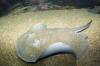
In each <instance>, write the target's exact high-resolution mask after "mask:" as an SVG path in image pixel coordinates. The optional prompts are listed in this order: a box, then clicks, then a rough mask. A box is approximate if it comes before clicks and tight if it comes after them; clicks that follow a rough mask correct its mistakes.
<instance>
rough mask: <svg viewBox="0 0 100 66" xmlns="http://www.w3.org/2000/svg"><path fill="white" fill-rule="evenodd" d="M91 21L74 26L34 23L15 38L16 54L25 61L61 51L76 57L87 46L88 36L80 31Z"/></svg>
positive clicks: (33, 60) (35, 60) (78, 56)
mask: <svg viewBox="0 0 100 66" xmlns="http://www.w3.org/2000/svg"><path fill="white" fill-rule="evenodd" d="M91 22H92V20H91V21H90V22H89V23H88V24H86V25H84V26H82V27H76V28H48V27H47V26H46V25H45V24H42V23H39V24H35V25H33V26H32V27H31V28H30V29H29V30H28V31H27V32H25V33H24V34H22V35H21V36H19V37H18V38H17V40H16V52H17V55H18V57H19V58H20V59H22V60H23V61H26V62H37V60H39V59H41V58H44V57H47V56H50V55H53V54H56V53H61V52H64V53H71V54H72V55H74V56H75V57H76V58H77V59H78V58H80V57H81V56H82V54H83V53H84V52H85V51H86V49H87V48H88V41H87V40H86V39H87V38H88V36H87V35H85V34H83V33H81V31H83V30H85V29H87V28H88V27H89V25H90V24H91Z"/></svg>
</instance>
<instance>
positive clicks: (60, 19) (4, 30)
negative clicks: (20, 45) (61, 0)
mask: <svg viewBox="0 0 100 66" xmlns="http://www.w3.org/2000/svg"><path fill="white" fill-rule="evenodd" d="M90 19H92V20H93V22H92V24H91V26H90V27H89V28H88V29H86V30H85V31H83V32H82V33H84V34H86V35H88V39H87V40H88V42H89V47H88V49H87V51H86V52H85V53H84V54H83V56H82V57H81V58H80V59H78V60H76V59H75V58H74V57H73V56H72V55H71V54H57V55H54V56H50V57H48V58H45V59H42V60H40V61H38V62H37V63H26V62H23V61H22V60H20V59H19V58H18V57H17V55H16V49H15V41H16V39H17V37H19V36H20V35H21V34H23V33H24V32H26V31H27V30H28V29H29V28H30V27H32V25H34V24H37V23H44V24H46V25H47V26H48V27H51V28H54V27H59V28H65V27H68V28H74V27H79V26H82V25H85V24H87V23H88V22H89V21H90ZM0 66H100V15H99V14H93V13H89V12H87V10H86V9H72V10H49V11H36V12H27V13H19V14H16V15H13V14H9V15H6V16H3V17H0Z"/></svg>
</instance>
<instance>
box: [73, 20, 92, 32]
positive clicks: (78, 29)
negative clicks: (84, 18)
mask: <svg viewBox="0 0 100 66" xmlns="http://www.w3.org/2000/svg"><path fill="white" fill-rule="evenodd" d="M91 23H92V20H90V22H89V23H88V24H86V25H84V26H82V27H77V28H73V30H74V31H75V32H76V33H79V32H81V31H83V30H85V29H87V28H88V27H89V26H90V24H91Z"/></svg>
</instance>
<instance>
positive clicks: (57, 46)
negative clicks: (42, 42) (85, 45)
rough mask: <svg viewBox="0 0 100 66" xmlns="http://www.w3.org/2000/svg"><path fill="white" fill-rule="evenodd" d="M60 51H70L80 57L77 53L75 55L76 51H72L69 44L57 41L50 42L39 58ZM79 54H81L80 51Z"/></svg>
mask: <svg viewBox="0 0 100 66" xmlns="http://www.w3.org/2000/svg"><path fill="white" fill-rule="evenodd" d="M60 52H64V53H71V54H72V55H74V56H75V57H76V58H79V57H80V56H79V55H77V53H75V52H74V50H73V48H72V47H71V46H70V45H67V44H65V43H63V42H57V43H53V44H51V45H50V46H49V47H48V48H46V49H45V50H44V51H43V53H42V54H41V55H40V57H39V58H44V57H47V56H50V55H53V54H56V53H60ZM80 53H81V52H80ZM80 55H82V53H81V54H80Z"/></svg>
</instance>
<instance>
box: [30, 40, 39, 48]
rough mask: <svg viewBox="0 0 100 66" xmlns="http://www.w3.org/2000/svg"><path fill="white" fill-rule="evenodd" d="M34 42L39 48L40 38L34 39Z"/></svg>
mask: <svg viewBox="0 0 100 66" xmlns="http://www.w3.org/2000/svg"><path fill="white" fill-rule="evenodd" d="M32 44H33V46H34V47H36V48H38V47H39V46H40V40H39V39H36V40H32Z"/></svg>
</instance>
